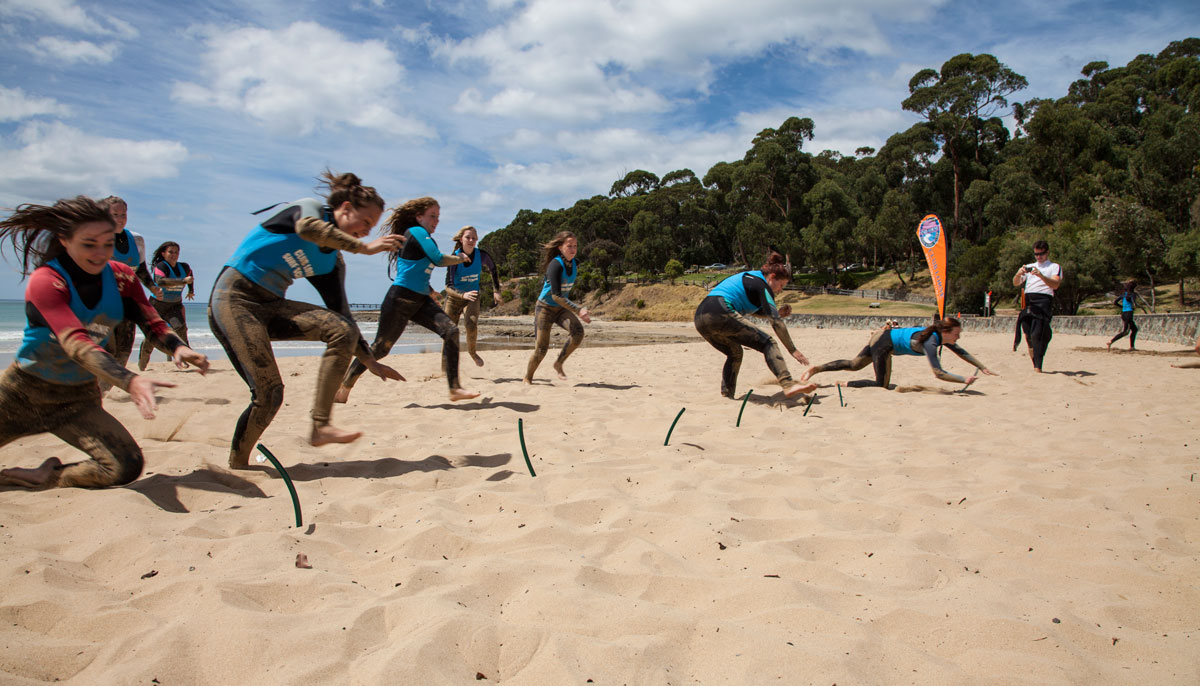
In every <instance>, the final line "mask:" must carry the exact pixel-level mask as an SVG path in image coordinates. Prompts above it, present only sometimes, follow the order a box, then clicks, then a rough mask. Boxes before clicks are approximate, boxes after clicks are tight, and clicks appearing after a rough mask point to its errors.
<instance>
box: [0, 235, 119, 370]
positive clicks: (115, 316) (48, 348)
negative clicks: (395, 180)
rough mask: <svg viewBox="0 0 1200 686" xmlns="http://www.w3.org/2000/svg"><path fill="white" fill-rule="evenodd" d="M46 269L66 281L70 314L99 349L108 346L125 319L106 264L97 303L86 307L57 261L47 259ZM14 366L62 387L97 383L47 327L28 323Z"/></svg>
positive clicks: (117, 289)
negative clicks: (114, 332)
mask: <svg viewBox="0 0 1200 686" xmlns="http://www.w3.org/2000/svg"><path fill="white" fill-rule="evenodd" d="M135 252H136V251H135ZM45 266H47V267H50V268H51V269H53V270H54V271H56V272H58V273H59V274H61V275H62V277H63V279H64V280H66V282H67V287H68V288H69V289H70V290H71V303H70V304H71V311H72V312H74V313H75V316H76V317H78V318H79V321H80V322H82V323H83V325H84V327H86V328H87V331H88V335H89V336H91V337H92V340H94V341H96V343H98V344H99V345H101V346H103V345H104V344H105V343H107V342H108V337H109V335H111V334H112V330H113V327H115V326H116V325H117V324H118V323H120V322H121V320H122V319H124V318H125V304H124V303H123V302H121V291H120V288H119V287H118V286H117V277H116V275H115V274H113V269H112V267H111V266H109V265H105V266H104V271H102V272H101V273H100V278H101V279H102V280H103V289H102V290H101V295H100V302H98V303H96V306H95V307H92V308H89V307H87V306H85V305H84V304H83V301H82V300H81V299H80V298H79V292H78V291H76V290H75V284H74V283H72V281H71V277H70V276H68V275H67V271H66V269H65V268H64V267H63V266H62V264H60V263H59V261H58V260H57V259H53V260H50V261H49V262H47V263H46V265H45ZM17 365H18V366H19V367H20V368H21V369H22V370H23V371H26V372H29V373H30V374H33V375H34V376H37V377H39V378H42V379H45V380H47V381H52V382H54V383H61V384H64V385H77V384H82V383H87V382H88V381H95V380H96V375H95V374H92V373H91V372H89V371H88V370H86V369H84V368H83V367H81V366H80V365H79V363H78V362H76V361H75V360H72V359H71V358H70V357H69V356H68V355H67V351H66V350H63V347H62V345H61V344H59V342H58V337H57V336H55V335H54V332H53V331H51V330H50V327H48V326H34V325H33V324H32V323H30V322H26V324H25V335H24V337H23V338H22V339H21V347H20V349H19V350H18V351H17Z"/></svg>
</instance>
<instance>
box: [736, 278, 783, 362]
mask: <svg viewBox="0 0 1200 686" xmlns="http://www.w3.org/2000/svg"><path fill="white" fill-rule="evenodd" d="M742 285H743V286H744V287H745V288H746V296H747V297H748V298H749V299H750V304H752V305H754V306H756V307H757V308H758V310H757V311H756V312H755V313H756V314H760V315H762V316H764V317H769V318H770V319H771V328H772V329H774V330H775V337H776V338H778V339H779V342H780V343H782V344H783V347H784V348H786V349H787V351H788V354H789V355H790V354H792V353H794V352H796V344H795V343H793V342H792V335H791V334H790V333H789V332H788V329H787V324H786V323H785V322H784V321H783V318H782V317H780V316H779V310H778V309H776V308H775V305H774V303H773V299H772V298H771V297H770V295H768V293H767V289H769V288H770V286H769V285H768V284H767V282H766V281H763V280H762V279H760V278H758V277H756V276H751V275H749V274H745V275H743V276H742Z"/></svg>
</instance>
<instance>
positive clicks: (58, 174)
mask: <svg viewBox="0 0 1200 686" xmlns="http://www.w3.org/2000/svg"><path fill="white" fill-rule="evenodd" d="M187 155H188V153H187V148H185V147H184V146H183V145H182V144H180V143H178V142H175V141H166V140H149V141H135V140H129V139H122V138H107V137H104V136H96V135H93V134H89V133H87V132H85V131H81V130H79V129H76V128H74V127H71V126H68V125H66V124H62V123H59V122H51V123H43V122H37V121H32V122H28V123H26V124H24V125H22V126H21V127H20V128H19V129H18V130H17V132H16V134H15V136H14V137H13V138H11V139H0V188H3V189H5V192H4V196H7V197H2V198H0V201H4V202H6V203H8V204H11V203H13V202H31V201H35V200H36V201H43V202H44V201H49V200H54V199H56V198H59V197H64V196H68V195H77V194H79V193H85V194H101V193H107V192H109V191H110V189H111V188H112V187H114V186H116V185H121V184H132V183H138V182H141V181H145V180H147V179H156V178H164V177H173V176H176V175H177V174H178V172H179V166H180V165H181V164H183V162H184V161H185V160H186V159H187Z"/></svg>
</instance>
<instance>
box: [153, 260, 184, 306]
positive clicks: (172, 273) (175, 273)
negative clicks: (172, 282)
mask: <svg viewBox="0 0 1200 686" xmlns="http://www.w3.org/2000/svg"><path fill="white" fill-rule="evenodd" d="M159 268H161V269H163V270H164V271H165V272H167V276H166V278H168V279H185V278H187V270H186V269H184V268H183V264H181V263H178V262H176V263H175V266H174V267H172V266H171V263H170V262H167V261H166V260H163V261H162V262H159V263H158V264H157V265H155V269H159ZM154 281H155V283H158V279H155V280H154ZM158 287H159V288H161V289H162V297H161V298H159V300H161V301H163V302H165V303H177V302H183V289H185V288H187V284H182V283H181V284H179V285H178V286H164V285H162V284H159V285H158Z"/></svg>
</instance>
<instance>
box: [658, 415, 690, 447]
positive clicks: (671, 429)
mask: <svg viewBox="0 0 1200 686" xmlns="http://www.w3.org/2000/svg"><path fill="white" fill-rule="evenodd" d="M686 409H687V408H686V407H684V408H682V409H680V410H679V414H677V415H675V421H673V422H671V428H670V429H667V440H665V441H663V445H666V444H668V443H670V442H671V432H672V431H674V430H675V425H676V424H678V423H679V418H680V417H682V416H683V411H684V410H686Z"/></svg>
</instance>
